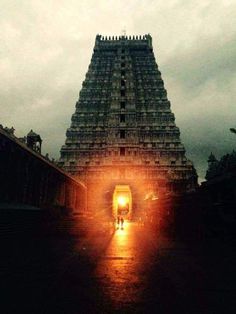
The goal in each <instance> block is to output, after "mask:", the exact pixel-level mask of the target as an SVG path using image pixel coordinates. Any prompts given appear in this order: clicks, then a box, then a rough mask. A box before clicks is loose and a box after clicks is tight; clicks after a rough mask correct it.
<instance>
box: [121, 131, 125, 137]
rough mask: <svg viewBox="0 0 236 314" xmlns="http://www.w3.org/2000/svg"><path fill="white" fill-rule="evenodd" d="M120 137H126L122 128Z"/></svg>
mask: <svg viewBox="0 0 236 314" xmlns="http://www.w3.org/2000/svg"><path fill="white" fill-rule="evenodd" d="M120 138H125V130H120Z"/></svg>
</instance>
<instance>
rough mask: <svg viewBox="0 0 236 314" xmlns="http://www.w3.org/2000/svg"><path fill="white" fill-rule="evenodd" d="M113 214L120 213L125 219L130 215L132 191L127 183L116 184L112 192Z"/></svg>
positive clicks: (129, 217)
mask: <svg viewBox="0 0 236 314" xmlns="http://www.w3.org/2000/svg"><path fill="white" fill-rule="evenodd" d="M112 213H113V216H114V217H116V216H117V215H122V216H124V217H125V218H126V219H131V217H132V193H131V189H130V186H129V185H116V186H115V189H114V192H113V203H112Z"/></svg>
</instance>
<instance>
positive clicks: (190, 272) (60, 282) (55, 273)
mask: <svg viewBox="0 0 236 314" xmlns="http://www.w3.org/2000/svg"><path fill="white" fill-rule="evenodd" d="M4 219H5V221H3V220H4ZM4 219H3V220H2V223H1V229H0V230H1V248H2V252H1V253H2V254H1V261H0V265H1V282H0V288H1V309H0V312H1V313H57V314H60V313H68V314H70V313H233V309H235V305H236V303H235V300H234V295H235V291H236V278H235V277H236V274H235V271H234V265H235V262H236V258H235V254H234V252H232V249H231V248H230V247H229V246H227V245H226V244H225V243H218V242H217V241H208V243H207V244H204V245H202V246H200V245H198V246H197V247H194V248H193V247H191V248H190V247H189V246H187V245H184V244H183V243H178V242H176V241H173V240H172V241H171V240H170V239H167V238H164V237H163V236H160V235H159V234H158V233H157V232H154V231H150V230H149V227H148V226H147V225H140V224H138V223H134V222H133V223H127V222H126V223H125V226H124V230H115V231H114V233H113V232H112V230H113V228H112V226H111V225H110V226H109V224H106V225H105V224H104V223H100V222H99V221H97V220H96V219H94V218H93V217H80V216H71V217H67V218H64V219H63V220H62V221H60V222H54V223H50V224H46V223H45V222H44V223H42V222H40V223H39V220H40V219H39V218H37V219H36V221H37V223H36V221H32V223H34V227H33V228H28V229H27V228H26V227H25V229H24V228H23V226H25V225H26V222H25V221H26V220H24V224H23V223H22V226H21V228H19V221H18V222H15V225H14V224H13V219H11V221H7V219H8V218H6V217H5V218H4ZM14 219H15V218H14ZM18 219H19V218H18ZM34 219H35V218H34ZM29 225H30V226H31V227H32V224H31V222H30V223H29ZM17 226H18V227H17Z"/></svg>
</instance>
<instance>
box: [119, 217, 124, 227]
mask: <svg viewBox="0 0 236 314" xmlns="http://www.w3.org/2000/svg"><path fill="white" fill-rule="evenodd" d="M120 225H121V229H123V228H124V218H123V217H121V218H120Z"/></svg>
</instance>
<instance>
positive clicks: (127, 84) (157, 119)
mask: <svg viewBox="0 0 236 314" xmlns="http://www.w3.org/2000/svg"><path fill="white" fill-rule="evenodd" d="M66 137H67V139H66V143H65V145H63V146H62V148H61V159H60V164H61V165H62V166H63V168H64V169H65V170H66V171H68V172H69V173H71V174H72V175H74V176H76V177H77V178H78V179H79V180H81V181H82V182H84V183H85V184H86V185H87V186H88V200H89V206H90V207H91V208H92V207H95V206H98V204H103V206H104V204H105V203H106V204H108V205H109V204H110V205H109V206H111V203H112V195H113V194H114V189H115V187H116V186H117V185H119V186H129V188H130V189H131V192H132V195H133V202H132V204H133V205H132V206H133V207H134V209H135V207H138V206H139V205H138V204H141V202H142V200H144V199H147V198H148V197H149V196H150V195H151V196H150V197H152V198H158V197H161V196H163V195H167V194H169V195H170V194H173V193H174V194H176V193H182V192H188V191H192V190H194V189H195V188H196V186H197V175H196V171H195V169H194V167H193V164H192V162H191V161H189V160H188V159H187V158H186V156H185V149H184V146H183V145H182V143H181V140H180V131H179V128H178V127H177V126H176V125H175V117H174V114H173V113H172V112H171V109H170V102H169V100H168V99H167V92H166V89H165V87H164V83H163V80H162V77H161V72H160V71H159V69H158V66H157V64H156V61H155V57H154V53H153V48H152V38H151V36H150V35H145V36H135V37H134V36H133V37H130V36H129V37H127V36H119V37H108V38H107V37H102V36H101V35H97V36H96V42H95V47H94V51H93V56H92V60H91V63H90V65H89V69H88V72H87V74H86V78H85V80H84V82H83V86H82V90H81V91H80V96H79V100H78V101H77V103H76V111H75V113H74V114H73V115H72V122H71V126H70V128H69V129H68V130H67V133H66Z"/></svg>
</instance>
